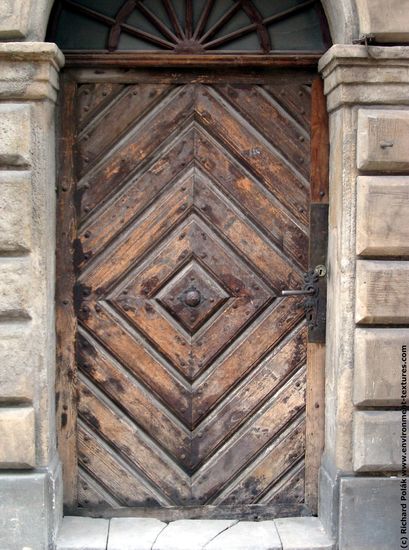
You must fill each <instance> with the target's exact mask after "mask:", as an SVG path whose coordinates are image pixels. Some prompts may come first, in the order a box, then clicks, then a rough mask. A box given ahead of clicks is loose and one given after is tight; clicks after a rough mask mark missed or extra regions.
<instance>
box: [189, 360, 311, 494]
mask: <svg viewBox="0 0 409 550" xmlns="http://www.w3.org/2000/svg"><path fill="white" fill-rule="evenodd" d="M305 383H306V380H305V369H304V368H302V369H300V371H297V372H296V373H295V375H294V376H293V377H292V378H291V379H290V380H289V381H288V382H287V383H286V385H285V386H284V387H283V388H282V390H281V391H280V392H278V394H277V395H276V396H274V397H273V399H272V400H271V402H270V403H268V404H266V405H264V406H263V407H262V408H261V410H260V411H259V412H258V414H257V415H254V417H253V418H252V419H251V421H249V422H248V423H247V424H246V426H245V429H243V430H240V431H239V432H238V435H237V437H235V438H234V439H233V441H232V442H231V443H230V444H229V445H225V446H224V447H223V448H222V449H221V450H220V451H218V452H217V453H216V454H215V455H214V456H213V457H212V458H211V459H210V460H209V461H207V462H206V464H205V465H204V466H203V467H202V468H201V469H200V470H199V471H198V472H197V473H196V475H195V477H194V479H192V491H193V494H194V496H195V497H196V498H197V499H200V501H201V502H203V503H210V502H212V501H213V499H214V497H215V496H216V495H218V494H219V493H220V492H221V491H222V490H223V491H225V490H226V489H227V487H228V486H229V484H230V483H234V478H235V477H236V476H237V474H238V473H239V472H240V471H241V470H242V469H243V468H244V467H245V466H247V465H249V464H250V463H251V462H252V461H253V460H254V459H255V457H256V456H257V455H258V453H259V452H260V450H261V449H263V448H265V447H266V446H267V444H268V443H270V442H271V440H272V438H274V437H276V436H277V435H278V434H279V433H281V432H282V431H283V429H284V428H285V427H286V426H287V425H288V424H289V423H291V422H293V421H294V420H295V417H297V416H298V414H300V413H301V412H302V411H303V410H304V407H305V396H304V393H305ZM253 486H254V484H253Z"/></svg>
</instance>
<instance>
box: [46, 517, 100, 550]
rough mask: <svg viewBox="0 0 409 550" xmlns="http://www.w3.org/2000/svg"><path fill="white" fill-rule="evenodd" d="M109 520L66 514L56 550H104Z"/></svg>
mask: <svg viewBox="0 0 409 550" xmlns="http://www.w3.org/2000/svg"><path fill="white" fill-rule="evenodd" d="M108 528H109V520H107V519H94V518H80V517H72V516H66V517H65V518H64V520H63V523H62V527H61V530H60V532H59V534H58V538H57V547H56V550H106V547H107V541H108Z"/></svg>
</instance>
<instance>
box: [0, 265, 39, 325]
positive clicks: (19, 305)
mask: <svg viewBox="0 0 409 550" xmlns="http://www.w3.org/2000/svg"><path fill="white" fill-rule="evenodd" d="M31 286H32V283H31V282H30V259H29V258H28V257H27V258H24V259H20V258H1V257H0V318H1V317H3V318H6V319H11V318H25V319H27V318H29V316H30V315H29V312H28V308H29V295H30V288H31Z"/></svg>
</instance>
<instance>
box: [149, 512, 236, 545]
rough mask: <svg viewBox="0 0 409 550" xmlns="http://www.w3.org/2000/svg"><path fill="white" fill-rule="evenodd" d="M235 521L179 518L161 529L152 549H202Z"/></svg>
mask: <svg viewBox="0 0 409 550" xmlns="http://www.w3.org/2000/svg"><path fill="white" fill-rule="evenodd" d="M234 523H236V522H235V521H232V520H221V519H220V520H218V519H203V520H197V519H181V520H178V521H173V522H172V523H169V525H168V526H167V527H166V528H165V529H164V530H163V531H161V533H160V534H159V536H158V538H157V539H156V541H155V543H154V545H153V546H152V550H202V549H203V548H204V547H205V546H206V544H208V543H209V542H210V541H211V540H212V539H214V538H215V537H216V536H217V535H218V534H219V533H221V532H222V531H224V530H225V529H228V528H229V527H231V526H232V525H233V524H234Z"/></svg>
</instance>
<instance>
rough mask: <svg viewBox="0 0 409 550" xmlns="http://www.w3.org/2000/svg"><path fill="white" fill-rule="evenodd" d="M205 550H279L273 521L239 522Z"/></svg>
mask: <svg viewBox="0 0 409 550" xmlns="http://www.w3.org/2000/svg"><path fill="white" fill-rule="evenodd" d="M205 549H206V550H281V549H282V546H281V541H280V537H279V536H278V532H277V529H276V526H275V524H274V521H260V522H252V521H240V522H239V523H236V524H235V525H233V526H232V527H230V528H229V529H226V531H223V532H222V533H220V535H217V537H216V538H214V539H213V540H212V541H210V542H209V544H207V545H206V546H205Z"/></svg>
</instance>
